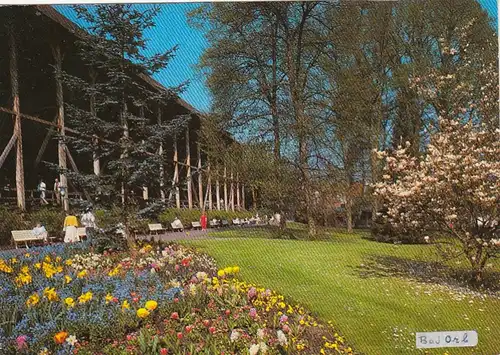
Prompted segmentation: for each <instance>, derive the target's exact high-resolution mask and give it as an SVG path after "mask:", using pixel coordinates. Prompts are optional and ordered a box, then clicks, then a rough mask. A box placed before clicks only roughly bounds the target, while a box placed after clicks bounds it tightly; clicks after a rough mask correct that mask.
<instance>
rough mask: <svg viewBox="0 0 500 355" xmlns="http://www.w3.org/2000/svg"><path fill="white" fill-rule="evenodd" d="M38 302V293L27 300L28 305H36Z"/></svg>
mask: <svg viewBox="0 0 500 355" xmlns="http://www.w3.org/2000/svg"><path fill="white" fill-rule="evenodd" d="M38 302H40V296H38V293H34V294H32V295H31V296H29V297H28V299H27V300H26V306H28V307H33V306H36V305H37V304H38Z"/></svg>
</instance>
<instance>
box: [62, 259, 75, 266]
mask: <svg viewBox="0 0 500 355" xmlns="http://www.w3.org/2000/svg"><path fill="white" fill-rule="evenodd" d="M64 263H65V264H66V265H68V266H71V265H72V264H73V260H71V259H68V260H66V261H65V262H64Z"/></svg>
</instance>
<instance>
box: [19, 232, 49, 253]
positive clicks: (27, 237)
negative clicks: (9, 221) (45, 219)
mask: <svg viewBox="0 0 500 355" xmlns="http://www.w3.org/2000/svg"><path fill="white" fill-rule="evenodd" d="M11 233H12V239H13V240H14V245H15V246H16V249H18V247H17V243H20V242H24V245H26V248H27V249H29V247H28V242H40V241H42V242H43V241H46V240H47V233H44V234H42V235H40V236H35V235H33V232H32V231H30V230H20V231H11Z"/></svg>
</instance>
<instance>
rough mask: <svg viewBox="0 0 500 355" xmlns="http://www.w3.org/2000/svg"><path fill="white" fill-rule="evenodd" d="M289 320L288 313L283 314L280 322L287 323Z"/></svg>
mask: <svg viewBox="0 0 500 355" xmlns="http://www.w3.org/2000/svg"><path fill="white" fill-rule="evenodd" d="M287 321H288V316H287V315H286V314H283V315H282V316H281V317H280V323H286V322H287Z"/></svg>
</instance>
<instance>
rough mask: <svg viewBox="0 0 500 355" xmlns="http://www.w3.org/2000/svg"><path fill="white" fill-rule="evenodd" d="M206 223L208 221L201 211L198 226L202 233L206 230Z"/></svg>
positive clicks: (205, 214)
mask: <svg viewBox="0 0 500 355" xmlns="http://www.w3.org/2000/svg"><path fill="white" fill-rule="evenodd" d="M207 221H208V218H207V213H206V212H205V211H203V213H202V214H201V217H200V224H201V230H202V231H204V230H207Z"/></svg>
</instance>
